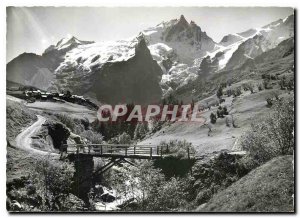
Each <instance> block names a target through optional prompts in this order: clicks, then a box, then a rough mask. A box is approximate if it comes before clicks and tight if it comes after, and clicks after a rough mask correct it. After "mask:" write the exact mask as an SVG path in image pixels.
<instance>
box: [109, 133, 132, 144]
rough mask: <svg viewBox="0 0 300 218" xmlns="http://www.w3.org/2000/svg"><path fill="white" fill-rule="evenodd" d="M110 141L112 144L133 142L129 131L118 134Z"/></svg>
mask: <svg viewBox="0 0 300 218" xmlns="http://www.w3.org/2000/svg"><path fill="white" fill-rule="evenodd" d="M109 143H112V144H130V143H131V137H130V135H129V134H128V133H126V132H123V133H122V134H120V135H117V136H116V137H114V138H112V139H110V140H109Z"/></svg>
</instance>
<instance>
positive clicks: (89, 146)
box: [88, 145, 91, 154]
mask: <svg viewBox="0 0 300 218" xmlns="http://www.w3.org/2000/svg"><path fill="white" fill-rule="evenodd" d="M88 148H89V154H90V153H91V145H88Z"/></svg>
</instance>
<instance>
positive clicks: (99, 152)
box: [65, 144, 195, 159]
mask: <svg viewBox="0 0 300 218" xmlns="http://www.w3.org/2000/svg"><path fill="white" fill-rule="evenodd" d="M65 146H67V153H68V154H71V153H76V154H79V153H80V154H87V155H92V156H94V157H102V158H131V159H160V158H163V157H165V156H168V155H170V150H169V146H167V145H165V146H160V145H159V146H153V145H130V144H67V145H65ZM186 154H187V159H191V158H193V157H194V156H195V154H194V153H193V152H191V151H190V149H189V148H187V149H186Z"/></svg>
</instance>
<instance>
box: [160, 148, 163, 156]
mask: <svg viewBox="0 0 300 218" xmlns="http://www.w3.org/2000/svg"><path fill="white" fill-rule="evenodd" d="M162 147H163V146H161V147H160V157H162Z"/></svg>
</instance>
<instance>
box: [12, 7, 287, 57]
mask: <svg viewBox="0 0 300 218" xmlns="http://www.w3.org/2000/svg"><path fill="white" fill-rule="evenodd" d="M182 14H183V15H184V16H185V18H186V19H187V21H188V22H189V21H191V20H193V21H195V22H196V24H197V25H198V26H200V27H201V29H202V31H205V32H206V33H207V34H208V36H210V37H211V38H212V39H213V40H214V41H216V42H219V41H220V40H221V39H222V37H223V36H224V35H227V34H229V33H238V32H242V31H245V30H247V29H250V28H255V27H262V26H264V25H266V24H268V23H270V22H273V21H275V20H278V19H280V18H285V17H287V16H288V15H291V14H293V9H292V8H279V7H268V8H266V7H265V8H261V7H260V8H259V7H252V8H251V7H249V8H237V7H227V8H226V7H215V8H214V7H160V8H159V7H157V8H146V7H145V8H134V7H127V8H117V7H115V8H108V7H8V8H7V9H6V15H7V35H6V36H7V40H6V42H7V46H6V53H7V56H6V61H7V62H9V61H10V60H12V59H13V58H15V57H16V56H18V55H20V54H21V53H24V52H33V53H37V54H42V53H43V51H44V50H45V49H46V48H47V47H49V46H50V45H52V44H56V43H57V42H58V41H59V40H60V39H62V38H63V37H66V36H70V35H73V36H75V37H77V38H78V39H80V40H88V41H96V42H99V41H109V40H118V39H124V38H129V37H132V36H135V35H137V34H138V33H139V32H140V31H142V30H144V29H147V28H148V27H153V26H156V25H157V24H159V23H161V22H162V21H169V20H171V19H175V18H179V17H180V15H182Z"/></svg>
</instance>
